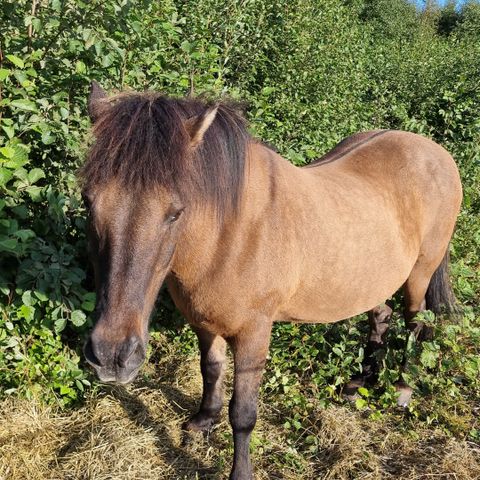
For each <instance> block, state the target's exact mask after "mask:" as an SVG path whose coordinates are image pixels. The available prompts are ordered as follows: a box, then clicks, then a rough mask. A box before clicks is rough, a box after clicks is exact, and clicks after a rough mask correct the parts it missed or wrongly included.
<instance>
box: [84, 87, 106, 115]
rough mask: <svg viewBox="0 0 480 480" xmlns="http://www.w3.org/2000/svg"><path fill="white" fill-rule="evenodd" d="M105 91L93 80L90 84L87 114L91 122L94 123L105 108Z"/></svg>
mask: <svg viewBox="0 0 480 480" xmlns="http://www.w3.org/2000/svg"><path fill="white" fill-rule="evenodd" d="M106 98H107V93H106V92H105V90H104V89H103V88H102V87H101V86H100V84H99V83H98V82H96V81H95V80H93V81H92V83H91V85H90V94H89V95H88V114H89V115H90V119H91V120H92V122H93V123H95V122H96V121H97V120H98V118H99V117H100V115H101V114H102V113H103V112H104V111H105V110H106V108H107V102H105V100H106Z"/></svg>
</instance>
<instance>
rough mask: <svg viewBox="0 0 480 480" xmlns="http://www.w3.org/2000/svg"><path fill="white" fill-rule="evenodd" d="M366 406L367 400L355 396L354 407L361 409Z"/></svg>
mask: <svg viewBox="0 0 480 480" xmlns="http://www.w3.org/2000/svg"><path fill="white" fill-rule="evenodd" d="M366 406H367V401H366V400H364V399H363V398H357V399H356V400H355V407H357V409H358V410H362V409H363V408H365V407H366Z"/></svg>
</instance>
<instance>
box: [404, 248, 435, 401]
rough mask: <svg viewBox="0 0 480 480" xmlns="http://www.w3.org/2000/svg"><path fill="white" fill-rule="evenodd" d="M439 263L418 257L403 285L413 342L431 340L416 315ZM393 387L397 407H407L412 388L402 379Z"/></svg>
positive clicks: (408, 329) (405, 364)
mask: <svg viewBox="0 0 480 480" xmlns="http://www.w3.org/2000/svg"><path fill="white" fill-rule="evenodd" d="M440 262H441V257H440V259H438V258H436V259H435V260H434V261H431V259H427V258H426V257H420V258H419V259H418V261H417V263H416V264H415V266H414V267H413V270H412V272H411V273H410V276H409V277H408V279H407V281H406V282H405V284H404V285H403V295H404V311H403V314H404V317H405V324H406V327H407V331H408V332H409V336H410V334H411V333H413V334H414V337H415V340H416V341H418V342H423V341H425V340H431V339H432V338H433V329H432V327H430V326H428V325H425V323H424V322H423V321H421V320H419V319H418V318H417V317H416V315H417V314H418V313H419V312H422V311H424V310H426V301H425V295H426V293H427V290H428V286H429V284H430V281H431V279H432V276H433V274H434V272H435V270H436V268H437V266H438V264H439V263H440ZM407 344H408V338H407ZM405 349H406V347H405ZM407 355H408V352H407V351H405V354H404V359H403V363H402V371H405V370H406V368H407V362H408V360H409V359H408V356H407ZM395 387H396V389H397V392H398V393H399V397H398V399H397V403H398V405H400V406H403V407H405V406H407V405H408V404H409V402H410V399H411V397H412V393H413V389H412V387H411V386H409V385H408V384H407V383H406V382H405V381H404V380H403V379H402V378H401V379H400V380H399V381H398V382H397V383H396V384H395Z"/></svg>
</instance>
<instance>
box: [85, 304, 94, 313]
mask: <svg viewBox="0 0 480 480" xmlns="http://www.w3.org/2000/svg"><path fill="white" fill-rule="evenodd" d="M82 308H83V309H84V310H86V311H87V312H93V311H94V310H95V303H94V302H83V303H82Z"/></svg>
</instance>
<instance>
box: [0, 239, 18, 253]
mask: <svg viewBox="0 0 480 480" xmlns="http://www.w3.org/2000/svg"><path fill="white" fill-rule="evenodd" d="M17 245H18V240H17V239H16V238H7V239H5V240H0V252H2V251H3V252H14V251H15V249H16V248H17Z"/></svg>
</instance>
